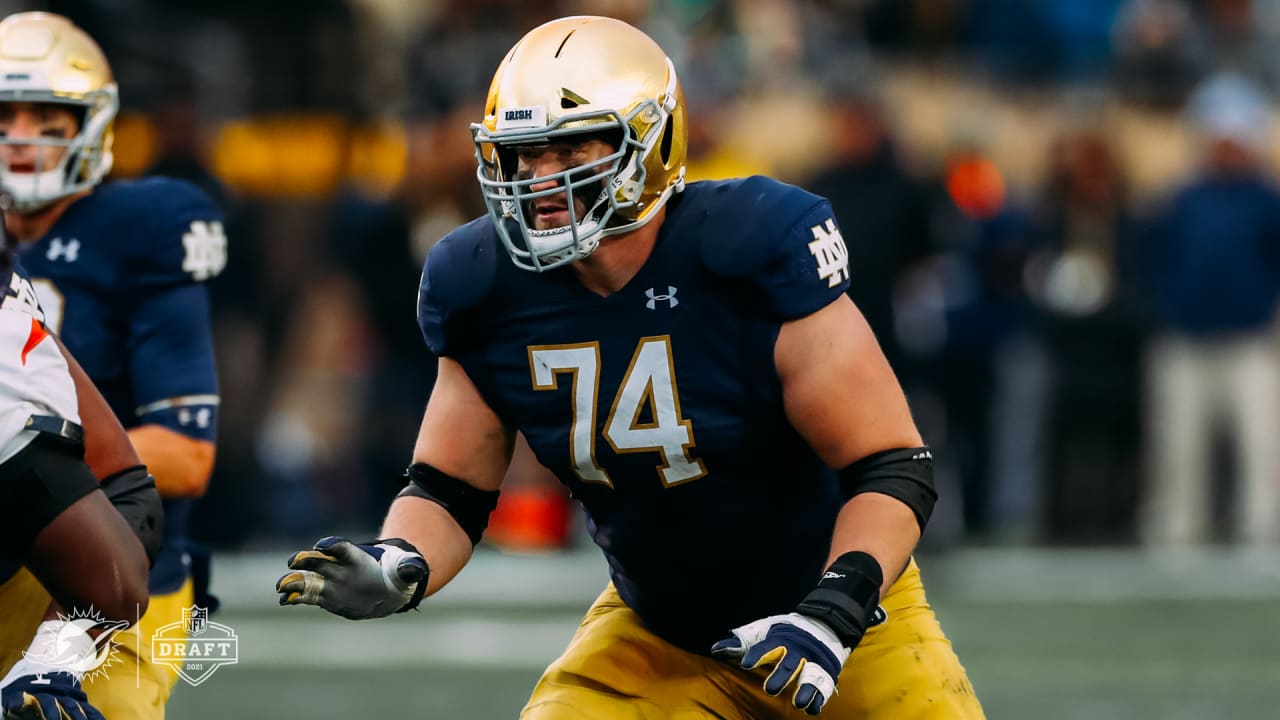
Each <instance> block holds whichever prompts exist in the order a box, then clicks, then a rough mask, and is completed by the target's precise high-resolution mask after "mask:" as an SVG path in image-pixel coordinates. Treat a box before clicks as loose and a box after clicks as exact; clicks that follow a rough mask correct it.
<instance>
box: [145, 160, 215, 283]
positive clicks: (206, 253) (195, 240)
mask: <svg viewBox="0 0 1280 720" xmlns="http://www.w3.org/2000/svg"><path fill="white" fill-rule="evenodd" d="M134 201H135V202H138V203H140V205H141V207H139V209H138V211H139V212H141V213H144V214H145V216H146V221H144V222H143V223H142V226H143V228H142V229H143V237H142V238H140V240H141V242H138V243H137V244H136V246H135V247H133V248H130V254H131V255H133V257H132V261H133V268H134V269H133V271H132V273H131V274H132V277H133V279H134V284H135V286H140V287H143V288H145V287H149V286H157V285H177V284H181V283H192V282H204V281H206V280H209V279H211V278H214V277H216V276H217V275H218V274H219V273H221V272H222V270H223V268H225V267H226V265H227V237H226V234H225V233H224V231H223V225H222V211H221V210H219V209H218V207H217V206H216V205H215V204H214V203H213V200H212V199H210V198H209V196H208V195H207V194H206V193H205V192H204V191H203V190H201V189H199V188H197V187H196V186H195V185H192V184H191V183H188V182H184V181H181V180H173V179H169V178H150V179H148V180H145V181H143V182H142V184H141V185H140V186H139V188H138V190H137V197H136V198H134Z"/></svg>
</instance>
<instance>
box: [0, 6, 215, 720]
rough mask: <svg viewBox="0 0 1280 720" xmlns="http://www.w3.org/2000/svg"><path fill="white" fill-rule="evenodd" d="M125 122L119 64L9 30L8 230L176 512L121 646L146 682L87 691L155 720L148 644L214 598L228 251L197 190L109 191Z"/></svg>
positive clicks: (173, 186)
mask: <svg viewBox="0 0 1280 720" xmlns="http://www.w3.org/2000/svg"><path fill="white" fill-rule="evenodd" d="M117 108H118V98H117V91H116V84H115V82H114V80H113V79H112V74H111V69H110V66H109V65H108V63H107V59H106V58H105V57H104V56H103V54H102V51H101V50H100V49H99V47H98V46H97V44H96V43H95V42H94V41H93V39H92V38H90V37H89V36H88V35H87V34H85V33H84V32H83V31H82V30H81V29H79V28H78V27H76V26H75V25H73V24H72V23H71V22H70V21H68V20H67V19H66V18H64V17H61V16H59V15H52V14H48V13H20V14H17V15H12V16H9V17H7V18H5V19H4V21H3V22H0V183H3V184H4V185H5V187H7V188H8V189H9V191H10V192H11V193H12V194H13V203H12V205H13V206H12V208H11V210H10V211H9V212H8V213H7V214H6V216H5V225H6V228H7V230H8V232H9V234H10V236H11V238H12V239H13V240H15V241H16V242H17V244H18V248H19V253H20V257H21V260H22V263H23V265H24V266H25V267H26V268H27V270H29V271H30V274H31V277H32V281H33V283H34V285H35V288H36V292H37V294H38V295H39V297H40V301H41V305H42V306H43V307H44V310H45V312H46V315H47V320H48V324H49V327H50V329H51V330H52V331H53V332H54V333H55V334H57V335H58V336H59V337H60V339H61V340H62V341H63V342H64V343H65V344H66V346H67V348H68V350H70V352H71V354H72V355H74V356H75V358H76V359H77V360H78V361H79V362H80V364H81V365H82V366H83V367H84V369H85V372H86V373H87V374H88V375H89V377H90V378H91V379H92V380H93V382H94V383H95V384H96V385H97V386H98V387H99V388H100V389H101V391H102V394H103V396H105V397H106V399H107V401H108V402H109V403H110V404H111V407H112V408H113V409H114V411H115V413H116V415H118V416H119V418H120V420H121V422H122V423H123V424H124V426H125V427H126V428H128V433H129V439H130V440H131V441H132V443H133V445H134V447H135V448H137V451H138V454H139V455H140V456H141V458H142V460H143V461H144V462H145V463H146V464H147V466H148V467H149V468H150V469H151V471H152V472H153V473H154V475H155V477H156V485H157V488H158V489H159V491H160V494H161V496H162V497H163V498H164V505H165V515H166V523H165V528H166V530H165V532H166V536H165V538H164V547H163V550H162V552H161V554H160V556H159V558H157V560H156V563H155V567H153V568H152V571H151V577H150V590H151V603H150V609H149V610H148V612H147V614H146V616H144V617H143V618H142V621H141V623H140V631H139V632H137V633H129V634H127V635H124V636H121V640H122V641H123V643H122V646H121V650H123V651H124V654H125V656H126V661H127V662H129V663H134V664H138V665H141V671H140V672H139V671H135V669H134V668H130V667H125V668H123V669H121V670H120V671H119V672H112V673H110V674H109V676H106V677H101V676H99V677H95V678H94V679H93V680H91V681H88V682H86V691H87V693H88V695H89V697H90V699H91V700H92V701H93V703H94V704H95V705H97V706H98V707H99V708H101V709H102V710H103V712H104V713H105V714H106V715H107V716H108V717H111V718H113V719H114V718H121V719H127V718H159V717H163V714H164V703H165V701H166V699H167V698H168V695H169V692H170V690H171V689H172V686H173V684H174V683H175V682H176V681H177V677H178V676H177V674H176V673H174V672H173V671H172V670H171V669H170V668H168V667H166V666H164V665H161V664H156V663H152V662H151V658H150V642H149V640H148V638H150V637H151V636H152V635H153V634H154V631H155V629H156V628H158V627H161V626H164V625H167V624H169V623H171V622H177V621H179V620H181V610H182V608H187V607H191V606H192V605H193V604H195V603H196V600H195V599H196V598H197V597H200V596H201V595H202V593H201V592H200V590H199V589H197V588H195V587H194V586H193V582H192V568H191V559H190V557H189V554H188V540H187V537H186V529H187V516H188V513H189V510H190V505H191V503H192V501H193V499H195V498H197V497H199V496H200V495H201V494H203V492H204V490H205V485H206V483H207V481H208V478H209V474H210V472H211V470H212V467H213V459H214V439H215V436H214V433H215V425H216V414H217V407H218V394H217V380H216V376H215V373H214V364H213V344H212V333H211V329H210V320H209V302H208V294H207V290H206V288H205V287H204V285H203V284H202V283H203V282H204V281H205V280H208V279H209V278H211V277H213V276H215V275H217V274H218V272H219V271H221V269H222V268H223V266H224V265H225V261H226V239H225V237H224V236H223V232H222V224H221V215H220V213H219V211H218V209H217V208H216V207H215V206H214V205H213V203H212V201H211V200H210V199H209V198H208V197H207V196H206V195H205V194H204V193H203V192H201V191H200V190H198V189H196V188H195V187H194V186H192V185H190V184H188V183H185V182H180V181H176V180H170V179H165V178H149V179H143V180H138V181H129V182H116V183H110V184H105V185H100V184H99V183H101V181H102V180H103V178H104V177H105V176H106V174H107V172H108V171H109V170H110V169H111V162H112V155H111V141H112V123H113V120H114V118H115V115H116V110H117ZM15 581H17V582H22V579H21V578H16V579H15ZM139 639H141V643H138V642H137V640H139ZM139 644H140V647H135V645H139ZM136 678H141V682H138V681H137V680H136Z"/></svg>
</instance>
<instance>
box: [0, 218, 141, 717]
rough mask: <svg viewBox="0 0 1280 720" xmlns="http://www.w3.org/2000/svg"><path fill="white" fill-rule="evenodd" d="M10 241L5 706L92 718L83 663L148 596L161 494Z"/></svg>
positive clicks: (2, 630)
mask: <svg viewBox="0 0 1280 720" xmlns="http://www.w3.org/2000/svg"><path fill="white" fill-rule="evenodd" d="M4 245H5V243H4V242H3V233H0V246H3V247H0V284H3V287H4V288H5V293H4V295H3V296H0V511H2V512H3V513H4V522H3V523H0V575H2V576H3V577H5V578H13V579H12V580H10V581H9V582H6V583H4V584H3V585H0V607H3V608H4V613H3V615H0V618H2V619H0V713H3V717H4V718H5V719H6V720H10V719H13V718H23V719H27V720H63V719H64V718H68V717H71V718H82V719H84V720H94V719H99V720H100V719H101V718H103V715H102V714H101V713H100V712H99V711H98V710H97V709H95V708H94V707H92V706H91V705H90V704H89V702H88V701H87V699H86V698H85V694H84V692H83V691H82V689H81V685H80V682H81V677H82V675H83V673H84V672H85V671H88V670H92V669H93V668H94V667H95V666H96V665H97V664H98V663H100V662H105V661H107V659H108V658H107V657H106V656H105V653H107V652H109V651H110V650H109V648H106V649H104V646H105V645H106V643H108V642H111V641H113V640H114V639H115V638H116V637H118V636H117V635H116V633H117V632H118V631H119V630H121V629H123V628H125V627H127V626H129V625H132V624H133V623H134V622H135V621H136V620H137V618H138V617H139V615H140V614H141V613H142V612H143V611H145V610H146V607H147V568H148V567H149V566H150V561H151V560H152V559H154V557H155V554H156V552H157V551H158V549H159V544H160V535H161V532H162V526H163V519H164V518H163V511H162V509H161V506H160V496H159V495H158V494H157V493H156V490H155V481H154V480H153V478H152V477H151V476H150V475H149V474H148V473H147V470H146V468H145V467H144V466H142V465H141V464H140V462H139V460H138V456H137V454H136V453H135V452H134V450H133V447H132V446H131V445H130V444H129V439H128V437H127V436H126V435H125V433H124V429H123V428H122V427H121V426H120V423H119V422H118V421H117V420H116V418H115V416H114V415H113V414H112V413H111V410H110V408H109V407H107V404H106V401H105V400H104V399H103V398H102V396H101V395H100V394H99V393H98V391H97V390H96V389H95V388H94V387H93V385H92V384H91V383H90V382H89V380H88V378H87V377H86V376H85V374H84V371H83V370H81V369H80V367H79V366H78V365H77V364H76V363H75V361H74V360H72V359H71V358H70V356H68V355H66V354H65V351H64V350H63V348H61V347H60V346H59V344H58V342H57V340H56V339H55V338H54V337H53V336H52V335H51V334H50V333H49V330H48V329H47V327H46V326H45V324H44V320H45V318H44V313H43V312H42V311H41V309H40V307H39V304H38V303H37V301H36V295H35V290H34V289H33V288H32V286H31V283H30V281H29V280H28V279H27V278H26V277H25V276H24V275H23V273H22V271H21V270H20V269H19V268H18V267H17V266H16V265H15V262H14V259H13V257H12V254H11V252H10V248H8V247H7V246H4ZM81 423H83V427H82V425H81ZM95 476H96V477H95ZM98 478H102V482H101V484H99V482H98ZM113 504H114V505H115V506H116V509H113V508H112V505H113ZM116 510H119V512H117V511H116ZM22 567H25V570H24V571H23V572H22V574H20V575H18V576H17V577H16V578H15V572H17V571H18V569H19V568H22ZM51 597H52V602H50V598H51Z"/></svg>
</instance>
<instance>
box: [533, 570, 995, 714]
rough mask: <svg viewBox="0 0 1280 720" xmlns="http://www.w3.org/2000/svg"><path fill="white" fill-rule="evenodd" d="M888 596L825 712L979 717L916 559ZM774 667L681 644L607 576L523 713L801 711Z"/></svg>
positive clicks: (977, 709)
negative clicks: (771, 679) (644, 616)
mask: <svg viewBox="0 0 1280 720" xmlns="http://www.w3.org/2000/svg"><path fill="white" fill-rule="evenodd" d="M881 605H882V606H883V607H884V608H885V611H886V612H887V613H888V616H889V620H888V622H886V623H885V624H883V625H880V626H878V627H874V628H871V629H870V630H868V631H867V634H866V636H865V637H864V638H863V639H862V642H861V644H859V645H858V647H857V648H856V649H855V650H854V652H853V654H852V655H850V656H849V661H848V662H847V663H845V666H844V670H843V671H842V672H841V673H840V678H839V682H838V685H837V690H836V695H835V696H834V697H832V698H831V699H830V700H828V702H827V704H826V707H825V708H824V709H823V711H822V714H821V715H820V716H819V717H822V718H827V719H829V720H830V719H834V720H981V719H982V718H983V717H984V715H983V712H982V707H981V705H979V703H978V699H977V697H976V696H975V695H974V692H973V687H972V686H971V685H970V684H969V679H968V677H967V676H966V675H965V671H964V668H963V667H962V666H961V665H960V661H959V660H958V659H957V658H956V655H955V652H954V651H952V649H951V643H950V641H948V640H947V638H946V636H945V635H944V634H943V632H942V627H941V626H940V625H939V624H938V619H937V617H936V616H935V615H934V613H933V610H932V609H931V608H930V607H929V603H928V601H927V600H926V599H925V594H924V585H923V584H922V583H921V581H920V569H919V567H917V566H916V563H915V561H914V560H912V561H911V564H910V565H909V566H908V567H907V570H906V572H904V573H903V574H902V577H901V578H899V579H898V581H897V582H896V583H894V585H893V587H892V589H891V590H890V591H889V593H888V595H886V596H885V598H884V599H883V601H882V602H881ZM767 675H768V672H767V671H763V670H761V671H748V670H743V669H741V668H740V667H738V666H737V665H736V664H733V663H729V662H724V661H720V660H714V659H712V658H710V657H705V656H702V655H695V654H693V653H690V652H686V651H684V650H681V649H679V648H677V647H675V646H674V645H671V644H670V643H667V642H666V641H664V640H662V639H660V638H659V637H658V636H656V635H654V634H653V633H651V632H649V631H648V630H647V629H645V627H644V625H643V624H642V623H641V622H640V618H639V617H638V616H637V615H636V614H635V612H633V611H632V610H631V608H629V607H627V605H626V604H625V603H623V602H622V599H621V598H620V597H618V593H617V590H615V589H614V587H613V585H612V584H610V585H609V586H608V587H607V588H605V591H604V592H603V593H602V594H601V595H600V597H599V598H597V599H596V601H595V603H594V604H593V605H592V606H591V609H590V610H588V611H587V614H586V617H585V618H583V620H582V623H581V625H579V627H578V631H577V633H575V634H574V636H573V639H572V640H571V641H570V642H569V647H568V648H567V649H566V650H565V651H564V654H562V655H561V656H560V657H559V659H557V660H556V661H555V662H554V663H552V664H551V666H550V667H548V668H547V670H546V672H545V673H543V675H542V678H541V679H540V680H539V681H538V684H537V686H536V687H535V688H534V690H533V695H532V697H530V699H529V703H528V705H527V706H526V707H525V709H524V712H523V713H522V714H521V715H520V717H521V719H522V720H659V719H661V720H694V718H699V719H702V718H708V717H712V718H733V719H734V720H738V719H742V720H748V719H752V720H758V719H760V718H799V717H805V715H804V713H803V711H801V710H796V709H795V708H794V707H792V706H791V697H792V695H794V694H795V688H794V687H793V686H788V687H787V688H786V689H785V690H784V691H783V692H782V694H781V695H779V696H778V697H769V696H768V695H766V694H765V693H764V688H763V685H764V679H765V677H767Z"/></svg>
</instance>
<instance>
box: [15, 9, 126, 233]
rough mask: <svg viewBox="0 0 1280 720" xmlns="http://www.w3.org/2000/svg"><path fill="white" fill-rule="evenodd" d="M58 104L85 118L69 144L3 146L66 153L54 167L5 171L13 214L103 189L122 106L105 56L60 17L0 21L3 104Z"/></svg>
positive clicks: (41, 141)
mask: <svg viewBox="0 0 1280 720" xmlns="http://www.w3.org/2000/svg"><path fill="white" fill-rule="evenodd" d="M3 102H38V103H59V104H65V105H68V106H71V107H73V108H78V109H80V110H82V111H83V114H82V115H80V117H79V122H80V128H79V133H78V134H77V135H76V136H75V137H73V138H71V139H69V140H67V139H54V138H36V139H25V140H18V141H15V140H11V139H7V138H0V143H8V144H22V145H47V146H60V147H65V148H66V152H65V153H63V156H62V158H61V160H60V161H59V162H58V163H57V165H55V166H54V167H48V168H44V167H37V168H36V169H35V170H36V171H35V172H34V173H14V172H11V171H10V169H9V167H8V166H7V165H5V164H3V163H0V185H3V187H4V188H5V190H6V191H7V192H8V193H10V194H11V195H12V203H13V207H14V209H16V210H18V211H27V210H35V209H38V208H41V207H43V206H45V205H48V204H49V203H51V202H53V201H54V200H57V199H58V198H61V197H65V196H67V195H70V194H71V193H74V192H78V191H80V190H83V189H85V188H88V187H92V186H93V185H96V184H98V183H99V182H100V181H101V180H102V178H103V177H105V176H106V174H107V173H108V172H110V170H111V161H112V157H111V139H112V124H113V123H114V121H115V117H116V112H117V110H118V109H119V107H120V101H119V98H118V96H117V93H116V84H115V81H114V80H113V78H112V76H111V67H110V65H108V64H107V58H106V56H105V55H103V54H102V49H101V48H99V47H98V44H97V43H96V42H94V41H93V38H91V37H89V35H88V34H87V33H85V31H83V30H81V29H80V28H78V27H76V26H75V25H74V24H72V22H71V21H70V20H68V19H66V18H65V17H62V16H61V15H54V14H52V13H44V12H24V13H18V14H16V15H10V16H8V17H6V18H5V19H4V20H3V21H0V103H3Z"/></svg>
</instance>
